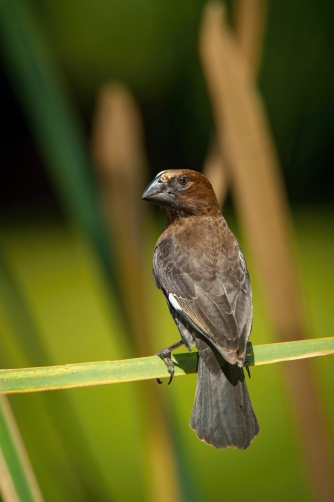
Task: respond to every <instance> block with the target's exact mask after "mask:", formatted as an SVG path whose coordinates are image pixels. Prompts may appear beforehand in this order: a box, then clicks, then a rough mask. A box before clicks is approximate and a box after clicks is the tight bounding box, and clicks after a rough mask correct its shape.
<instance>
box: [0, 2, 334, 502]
mask: <svg viewBox="0 0 334 502" xmlns="http://www.w3.org/2000/svg"><path fill="white" fill-rule="evenodd" d="M203 3H204V2H203V1H201V2H190V1H189V0H188V1H186V2H181V3H176V2H175V1H173V2H166V1H164V2H158V3H157V2H149V1H148V0H140V1H134V0H132V1H129V0H128V1H123V2H115V1H114V0H113V1H108V2H107V1H105V0H96V1H95V2H93V3H92V2H90V1H87V0H84V1H82V2H80V3H79V2H65V1H63V0H59V1H57V2H47V1H46V0H34V1H33V0H30V1H29V2H28V1H23V0H20V1H17V2H15V3H14V2H12V0H10V1H7V2H6V1H3V2H2V3H1V9H2V13H3V14H4V12H5V10H6V16H5V15H3V16H2V24H3V30H2V36H3V40H5V42H3V44H2V48H1V53H2V55H3V56H4V61H6V64H5V71H6V75H7V78H8V79H9V80H10V82H11V85H12V86H13V88H14V89H15V92H16V94H17V99H18V100H19V102H20V106H21V108H22V109H23V110H24V113H25V117H26V120H27V123H28V124H29V130H30V134H31V136H32V137H33V138H34V139H33V141H34V142H35V144H36V145H38V148H39V151H40V155H41V157H42V158H43V162H44V163H45V166H46V168H47V169H49V179H50V185H51V186H52V190H53V191H54V193H57V197H58V200H59V201H60V204H61V206H62V214H63V216H64V218H63V221H58V219H56V220H53V219H52V218H50V216H49V215H48V214H44V218H41V214H39V215H38V217H37V218H36V217H35V218H33V219H32V218H29V217H27V216H25V217H22V215H19V218H17V217H14V218H13V219H7V223H2V229H1V234H0V239H1V267H0V274H1V288H0V313H1V316H0V334H1V336H0V364H1V367H4V368H6V367H24V366H32V365H35V364H65V363H70V362H84V361H92V360H105V359H120V358H124V357H129V354H130V353H131V347H130V346H129V345H128V343H127V340H129V339H130V336H129V332H128V331H129V330H128V326H127V323H126V319H125V318H124V316H123V314H124V312H122V311H121V310H120V308H119V305H120V297H119V294H118V292H116V291H118V290H117V289H116V286H117V285H116V283H115V281H114V282H111V281H110V280H109V279H110V274H109V275H108V274H106V269H107V268H108V266H110V267H111V266H115V267H117V264H116V263H115V262H114V261H113V259H109V256H107V254H108V251H107V242H106V238H105V235H104V232H103V225H102V222H101V219H100V213H99V209H98V207H97V206H98V204H97V194H96V190H95V185H94V181H92V173H91V171H90V160H89V155H88V153H87V151H88V147H87V143H86V141H85V138H84V135H83V134H82V131H81V130H80V129H81V126H82V123H81V122H80V120H77V119H76V117H75V113H76V111H77V112H78V114H79V115H80V114H81V118H82V119H83V120H82V122H83V121H85V123H86V126H87V130H89V127H90V126H89V125H88V124H90V119H91V115H92V111H93V107H94V99H95V95H96V92H97V88H98V86H99V85H100V84H102V83H104V82H105V81H107V80H110V79H111V78H118V79H121V80H123V81H125V82H126V83H127V84H129V85H130V87H131V88H133V89H134V91H135V93H136V95H137V97H138V98H139V101H140V104H141V107H142V110H143V114H144V124H145V128H146V138H147V146H148V155H149V157H150V159H151V164H152V170H154V172H157V171H158V170H161V169H164V168H166V167H180V166H182V167H190V168H195V169H196V168H200V167H201V166H202V161H203V158H204V155H205V154H206V152H207V147H208V139H209V138H210V137H211V133H212V122H211V114H210V110H209V105H208V100H207V96H206V91H205V87H204V83H203V78H202V76H201V72H200V68H199V64H198V60H197V30H198V24H199V19H200V15H201V8H202V5H203ZM4 9H5V10H4ZM333 10H334V4H332V2H325V1H322V2H315V1H313V0H307V2H306V3H305V2H301V1H300V0H294V1H293V2H288V1H287V0H284V1H282V2H270V3H269V10H268V16H269V17H268V29H267V35H266V41H265V47H266V49H265V54H264V62H263V66H262V69H261V74H260V87H261V89H262V91H263V93H264V96H265V98H266V103H267V106H268V110H269V115H270V121H271V124H272V127H273V130H274V134H275V137H276V140H277V142H278V148H279V152H280V156H281V159H282V161H283V167H284V169H285V172H286V174H287V180H288V183H289V186H290V190H291V194H293V196H294V199H295V200H298V199H303V198H304V199H305V198H308V200H312V199H318V200H320V199H321V198H324V197H328V196H329V195H330V189H329V183H328V181H329V180H330V179H332V174H331V172H329V168H328V165H329V159H330V156H331V155H333V149H332V145H331V142H330V140H331V138H332V131H333V129H332V126H333V117H334V104H333V103H334V100H333V93H332V88H333V79H334V77H333V64H332V63H333V61H332V59H333V45H334V43H333V42H334V34H333V31H332V30H331V16H332V14H333ZM18 20H19V21H20V23H21V24H19V22H18ZM9 48H10V50H9ZM54 54H55V58H54V57H53V55H54ZM59 69H60V71H58V70H59ZM63 77H64V80H65V85H64V81H63ZM66 88H67V89H66ZM42 91H43V92H42ZM16 113H17V114H16V115H15V114H14V115H13V116H12V117H9V118H8V121H9V122H10V121H14V122H15V121H16V120H17V117H18V116H19V112H16ZM54 117H56V118H57V120H56V121H55V123H52V120H53V118H54ZM30 141H31V139H30ZM5 146H6V145H5ZM16 148H17V145H16V144H15V149H16ZM24 160H25V159H23V161H22V165H20V169H19V170H18V171H17V172H18V173H19V174H18V175H17V176H16V177H15V179H14V180H13V181H14V183H16V184H19V183H20V182H21V181H22V178H21V175H22V176H23V179H26V180H27V182H26V184H25V185H24V190H26V191H27V192H29V190H30V189H32V190H33V187H32V184H33V183H32V181H31V180H30V179H29V178H30V176H29V175H28V176H27V177H26V178H24V176H26V171H27V172H28V173H30V171H29V169H30V168H31V165H30V164H29V162H28V163H25V162H24ZM32 164H34V163H33V162H32ZM43 166H44V164H43ZM50 196H52V194H51V193H50ZM37 197H38V194H37ZM16 202H17V205H18V206H19V205H20V202H21V201H20V200H17V201H16ZM156 216H157V217H156V218H155V219H152V220H151V221H150V224H149V228H148V232H147V233H148V235H149V237H148V242H147V243H145V245H146V248H147V249H148V248H150V249H151V250H153V246H154V243H155V241H156V238H157V236H158V235H159V233H160V231H161V229H162V228H163V225H164V221H163V217H162V215H161V214H160V215H159V216H158V215H157V214H156ZM333 216H334V215H333V212H332V210H331V209H328V210H327V211H325V210H323V211H321V212H317V211H311V212H310V211H309V210H302V211H300V212H299V213H296V225H297V237H298V249H299V252H300V255H301V270H302V279H303V283H304V284H305V285H306V291H307V295H308V298H307V303H308V305H309V307H310V311H311V317H312V321H313V324H314V333H315V334H316V336H319V337H324V336H330V335H331V334H332V331H333V330H332V328H333V327H334V325H333V319H332V306H331V296H332V295H331V288H332V277H333V274H334V269H333V260H332V256H333V252H334V240H333V233H332V231H331V227H332V221H333ZM227 217H228V221H229V222H231V215H229V214H227ZM134 252H135V250H134ZM106 265H107V266H106ZM249 265H250V272H251V276H252V279H253V288H254V303H255V312H256V316H255V320H254V328H253V335H252V340H253V342H254V343H269V342H270V341H271V336H272V335H271V333H270V330H269V325H268V322H267V317H266V312H265V311H264V307H263V305H262V302H261V299H260V294H259V287H258V284H257V281H256V275H255V274H253V273H252V271H253V270H254V268H253V265H252V263H250V264H249ZM143 267H144V269H145V270H147V271H148V270H149V269H150V267H151V251H150V252H147V253H146V255H145V263H143ZM147 284H148V285H147V289H148V295H149V306H150V314H151V323H152V326H154V331H155V335H156V339H155V346H156V349H157V350H158V349H160V348H161V347H163V346H165V345H168V344H170V343H171V341H173V337H177V332H176V328H175V325H174V323H173V321H172V319H171V317H170V315H169V313H168V310H167V308H166V305H165V302H164V300H163V298H162V296H161V295H160V294H159V292H158V291H156V290H155V288H154V284H153V280H152V279H151V278H150V276H149V272H147ZM133 288H134V289H135V291H136V292H137V294H138V295H141V294H142V285H141V284H137V283H136V284H134V285H133ZM289 364H293V363H289ZM316 365H317V368H318V370H319V375H318V376H319V389H320V390H319V392H320V393H322V395H323V397H324V402H325V406H326V409H327V411H328V422H329V423H330V426H331V428H332V431H333V430H334V405H333V400H329V399H328V398H327V399H326V396H328V395H332V394H333V391H334V389H333V380H332V378H331V373H330V371H331V366H332V361H331V358H324V359H322V360H320V358H319V360H318V361H317V362H316ZM195 380H196V377H195V376H189V377H187V378H183V379H179V380H177V381H176V382H175V383H173V385H172V386H170V387H167V386H161V387H160V388H159V391H160V392H161V394H162V395H163V396H164V397H166V398H167V400H168V409H167V413H168V414H169V415H170V417H171V424H172V442H173V448H174V450H175V452H176V455H175V458H176V464H177V471H178V477H179V480H178V481H179V483H180V485H181V492H182V500H185V501H187V500H189V501H190V500H191V501H195V500H199V501H200V500H210V501H213V502H214V501H220V500H222V498H226V499H227V500H233V501H239V500H240V501H241V500H244V498H245V497H247V498H248V500H251V501H252V500H256V501H267V500H268V493H270V499H271V500H274V501H275V500H281V499H284V500H287V501H289V500H291V501H292V500H293V501H296V500H303V501H307V500H310V499H311V496H310V493H309V485H308V479H306V476H305V472H304V466H303V463H302V460H301V458H300V452H299V450H298V448H297V445H296V441H295V431H296V428H297V427H298V424H296V423H294V420H293V417H291V416H290V406H289V403H288V402H287V401H286V398H285V397H284V394H283V389H282V384H281V378H280V367H279V366H278V365H277V366H270V367H269V366H268V367H262V368H256V369H254V370H253V371H252V379H251V381H250V382H249V387H250V393H251V395H252V400H253V402H254V408H255V409H256V410H257V414H258V417H259V421H260V423H261V428H262V433H261V435H260V436H259V438H257V439H256V441H255V442H254V444H253V445H252V447H251V448H250V449H249V450H248V451H246V452H239V451H235V450H228V451H224V452H221V451H215V450H213V449H212V448H209V447H208V446H207V445H205V444H203V443H201V442H200V441H198V440H197V439H196V437H195V435H194V433H193V432H192V431H191V430H190V429H189V427H188V425H187V424H188V420H189V415H190V411H191V406H192V402H193V397H194V391H195ZM149 385H152V386H153V385H156V384H155V382H150V383H149ZM143 392H144V391H143V384H142V383H131V384H124V385H114V386H104V387H99V388H86V389H76V390H68V391H63V392H61V393H57V392H54V393H45V394H36V395H20V396H12V397H11V398H10V403H11V405H12V408H13V410H14V412H15V416H16V419H17V421H18V424H19V428H20V431H21V433H22V436H23V439H24V443H25V445H26V448H27V450H28V453H29V456H30V459H31V462H32V464H33V468H34V471H35V473H36V476H37V479H38V482H39V484H40V487H41V490H42V493H43V495H44V497H45V500H47V501H50V502H53V501H54V502H56V501H59V500H62V501H67V500H68V501H72V500H75V501H78V502H80V501H87V502H88V501H102V500H122V501H123V500H131V501H136V500H138V501H146V500H150V499H152V493H151V488H150V486H151V484H152V482H153V481H152V477H153V476H152V470H151V467H152V465H151V463H150V459H149V458H148V457H149V452H148V447H147V436H146V434H147V427H146V423H147V420H146V418H147V410H145V409H144V404H143V403H144V400H143V399H142V394H143ZM240 480H242V482H241V481H240ZM166 496H168V493H167V494H166Z"/></svg>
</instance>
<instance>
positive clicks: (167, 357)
mask: <svg viewBox="0 0 334 502" xmlns="http://www.w3.org/2000/svg"><path fill="white" fill-rule="evenodd" d="M155 355H156V356H159V357H160V358H161V359H162V360H163V362H164V363H165V365H166V366H167V371H168V373H169V374H170V377H169V382H168V385H169V384H171V383H172V380H173V377H174V363H173V361H172V353H171V351H170V350H168V351H167V350H166V349H162V350H160V351H159V352H156V353H155ZM157 382H158V383H159V384H160V383H162V381H161V380H160V378H157Z"/></svg>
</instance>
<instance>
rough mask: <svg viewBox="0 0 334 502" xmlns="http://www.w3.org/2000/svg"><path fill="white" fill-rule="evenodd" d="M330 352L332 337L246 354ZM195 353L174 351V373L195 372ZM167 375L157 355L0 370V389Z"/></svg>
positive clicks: (265, 359) (260, 357)
mask: <svg viewBox="0 0 334 502" xmlns="http://www.w3.org/2000/svg"><path fill="white" fill-rule="evenodd" d="M330 354H334V337H331V338H317V339H312V340H300V341H297V342H285V343H271V344H268V345H257V346H255V347H252V345H251V344H249V348H248V351H247V358H248V360H249V364H250V365H251V366H260V365H263V364H272V363H276V362H281V361H291V360H295V359H304V358H308V357H316V356H324V355H330ZM197 357H198V356H197V353H196V352H195V353H185V354H175V355H174V356H173V361H174V364H175V376H182V375H187V374H190V373H196V372H197ZM165 377H169V374H168V371H167V368H166V366H165V364H164V363H163V361H162V360H161V359H160V358H159V357H157V356H151V357H141V358H137V359H124V360H122V361H100V362H92V363H78V364H66V365H63V366H49V367H42V368H21V369H10V370H0V382H1V385H2V392H3V393H5V394H14V393H22V392H37V391H42V390H55V389H68V388H72V387H87V386H92V385H103V384H111V383H122V382H134V381H138V380H149V379H153V378H165Z"/></svg>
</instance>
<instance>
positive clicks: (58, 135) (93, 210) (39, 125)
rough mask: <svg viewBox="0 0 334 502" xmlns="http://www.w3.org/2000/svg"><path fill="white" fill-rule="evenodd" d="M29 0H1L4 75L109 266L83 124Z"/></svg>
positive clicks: (74, 213) (67, 202)
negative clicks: (6, 73) (74, 108)
mask: <svg viewBox="0 0 334 502" xmlns="http://www.w3.org/2000/svg"><path fill="white" fill-rule="evenodd" d="M29 4H31V2H26V1H25V0H18V1H16V2H12V1H10V0H9V1H8V0H5V1H2V2H0V40H1V45H2V56H3V59H4V63H5V67H6V69H7V72H8V75H9V77H10V79H11V81H12V83H13V87H14V89H15V90H16V92H17V95H18V98H19V101H20V102H21V105H22V108H23V111H24V112H25V115H26V117H27V120H28V123H29V125H30V127H31V131H32V133H33V135H34V138H35V140H36V143H37V145H38V147H39V149H40V151H41V153H42V155H43V157H44V160H45V165H46V167H47V168H48V170H49V172H50V176H51V178H52V180H53V183H54V186H55V188H56V190H57V193H58V196H59V198H60V201H61V203H62V205H63V208H64V209H65V212H66V214H67V215H68V216H69V218H70V219H71V220H72V221H73V222H74V223H75V224H76V225H78V226H79V228H81V230H83V231H84V233H85V234H86V235H88V236H89V238H90V239H91V241H92V242H93V244H94V246H95V248H96V250H97V251H98V253H99V255H100V257H101V258H102V260H103V262H104V264H105V266H106V267H107V268H108V270H109V271H110V267H111V261H110V250H109V249H108V246H107V241H106V238H105V233H104V228H103V224H102V218H101V214H100V209H99V203H98V198H97V193H96V190H95V189H94V182H93V179H92V174H91V173H92V169H91V163H90V157H89V154H88V150H87V146H86V141H85V138H84V135H83V132H82V128H81V126H80V125H79V122H78V120H77V118H76V116H75V113H74V111H73V107H72V105H71V103H70V99H69V96H68V94H67V91H66V87H65V85H64V83H63V81H62V78H61V76H60V72H59V71H58V68H57V64H56V62H55V60H54V57H53V55H52V51H51V50H49V48H48V43H47V36H46V34H45V33H43V30H42V27H41V24H40V23H38V18H37V16H35V15H34V11H33V8H32V5H29Z"/></svg>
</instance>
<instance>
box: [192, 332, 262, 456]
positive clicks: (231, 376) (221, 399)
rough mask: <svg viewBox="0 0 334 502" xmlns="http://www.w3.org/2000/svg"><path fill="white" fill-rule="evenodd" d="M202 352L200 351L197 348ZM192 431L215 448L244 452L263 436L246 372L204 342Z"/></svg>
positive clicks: (200, 358)
mask: <svg viewBox="0 0 334 502" xmlns="http://www.w3.org/2000/svg"><path fill="white" fill-rule="evenodd" d="M198 348H199V349H200V347H198ZM202 348H203V349H204V350H199V363H198V380H197V388H196V396H195V403H194V407H193V410H192V414H191V417H190V427H191V428H192V429H194V431H195V432H196V434H197V436H198V437H199V439H202V440H203V441H205V442H206V443H208V444H211V445H212V446H214V447H215V448H228V447H229V446H234V447H235V448H238V449H239V450H245V449H246V448H248V447H249V445H250V443H251V442H252V440H253V439H254V437H255V436H257V435H258V434H259V432H260V428H259V424H258V421H257V418H256V416H255V413H254V411H253V407H252V403H251V400H250V397H249V394H248V390H247V386H246V382H245V377H244V373H243V369H242V368H239V367H238V366H237V365H231V364H229V363H227V362H226V361H225V360H224V359H223V357H222V356H221V355H220V354H218V352H217V351H216V350H215V349H212V348H211V347H210V346H209V345H207V344H205V346H204V343H203V342H202Z"/></svg>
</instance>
